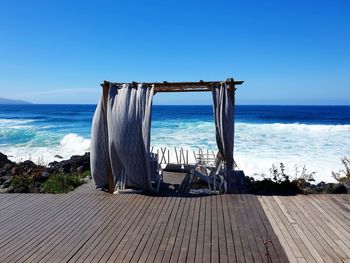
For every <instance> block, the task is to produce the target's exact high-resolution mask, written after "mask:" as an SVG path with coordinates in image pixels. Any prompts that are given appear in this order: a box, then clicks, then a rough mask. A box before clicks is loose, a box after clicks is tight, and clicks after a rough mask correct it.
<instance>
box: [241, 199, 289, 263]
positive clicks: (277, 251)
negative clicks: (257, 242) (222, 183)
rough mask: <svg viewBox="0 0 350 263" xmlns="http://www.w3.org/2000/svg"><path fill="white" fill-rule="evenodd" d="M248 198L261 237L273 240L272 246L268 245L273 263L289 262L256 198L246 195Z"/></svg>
mask: <svg viewBox="0 0 350 263" xmlns="http://www.w3.org/2000/svg"><path fill="white" fill-rule="evenodd" d="M245 197H246V198H247V203H248V206H249V207H250V208H251V210H252V212H253V216H254V218H256V220H257V224H258V227H259V230H260V235H261V238H262V239H263V240H265V241H266V240H271V245H272V248H271V246H270V245H268V248H269V254H270V256H271V260H272V261H273V262H281V263H283V262H287V261H288V259H287V255H286V254H285V252H284V249H283V248H282V246H281V244H280V242H279V240H278V237H277V236H276V234H275V233H274V231H273V228H272V226H271V224H270V222H269V220H268V218H267V216H266V214H265V212H264V210H263V208H262V206H261V204H260V202H259V200H258V198H257V197H256V196H253V195H245Z"/></svg>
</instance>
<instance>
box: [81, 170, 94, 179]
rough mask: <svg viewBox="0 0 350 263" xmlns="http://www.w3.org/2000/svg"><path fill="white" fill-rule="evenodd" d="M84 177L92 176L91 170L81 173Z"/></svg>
mask: <svg viewBox="0 0 350 263" xmlns="http://www.w3.org/2000/svg"><path fill="white" fill-rule="evenodd" d="M80 176H81V177H82V178H87V177H90V176H91V171H90V170H89V171H85V172H83V173H82V174H81V175H80Z"/></svg>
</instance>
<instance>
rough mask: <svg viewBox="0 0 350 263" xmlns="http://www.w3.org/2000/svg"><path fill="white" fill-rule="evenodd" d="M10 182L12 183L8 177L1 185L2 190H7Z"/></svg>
mask: <svg viewBox="0 0 350 263" xmlns="http://www.w3.org/2000/svg"><path fill="white" fill-rule="evenodd" d="M11 182H12V178H11V177H10V178H8V179H7V180H6V181H4V182H3V183H2V187H3V188H8V187H10V185H11Z"/></svg>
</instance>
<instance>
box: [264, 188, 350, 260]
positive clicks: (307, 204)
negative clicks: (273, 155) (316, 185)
mask: <svg viewBox="0 0 350 263" xmlns="http://www.w3.org/2000/svg"><path fill="white" fill-rule="evenodd" d="M259 201H260V202H261V205H262V206H263V208H264V210H265V213H266V215H267V217H268V218H269V221H270V223H271V224H272V227H273V229H274V231H275V233H276V234H277V236H278V238H279V240H280V242H281V244H282V246H283V248H284V249H285V251H286V254H287V256H288V259H289V261H290V262H350V195H307V196H304V195H298V196H260V197H259Z"/></svg>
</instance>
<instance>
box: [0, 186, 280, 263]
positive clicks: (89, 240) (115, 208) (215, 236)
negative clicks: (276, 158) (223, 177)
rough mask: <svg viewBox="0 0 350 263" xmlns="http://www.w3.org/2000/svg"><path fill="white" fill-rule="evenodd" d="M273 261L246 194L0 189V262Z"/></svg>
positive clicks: (267, 230) (268, 233)
mask: <svg viewBox="0 0 350 263" xmlns="http://www.w3.org/2000/svg"><path fill="white" fill-rule="evenodd" d="M268 237H269V238H270V239H271V240H272V243H270V244H269V251H270V255H271V259H272V261H273V262H286V261H287V258H286V255H285V253H284V251H283V249H282V247H281V245H280V243H279V242H278V239H277V237H276V236H275V234H274V232H273V230H272V227H271V225H270V223H269V222H268V219H267V217H266V216H265V214H264V211H263V209H262V207H261V205H260V203H259V201H258V199H257V197H256V196H252V195H218V196H208V197H195V198H186V197H149V196H143V195H133V194H129V195H110V194H107V193H101V192H98V191H95V190H93V189H88V185H86V186H83V188H80V189H79V190H78V191H75V192H72V193H70V194H65V195H48V194H2V195H0V262H67V261H72V262H98V261H100V262H210V261H211V262H267V257H266V249H265V247H264V240H266V239H267V238H268Z"/></svg>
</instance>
